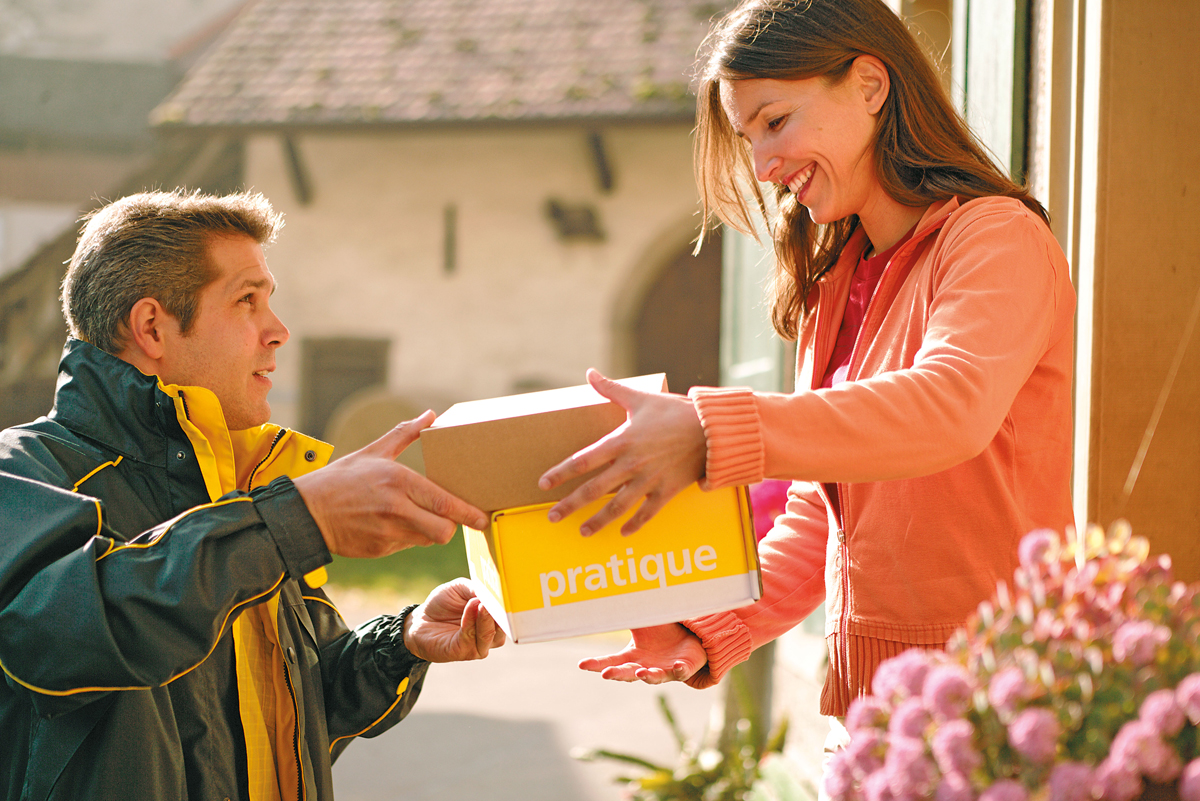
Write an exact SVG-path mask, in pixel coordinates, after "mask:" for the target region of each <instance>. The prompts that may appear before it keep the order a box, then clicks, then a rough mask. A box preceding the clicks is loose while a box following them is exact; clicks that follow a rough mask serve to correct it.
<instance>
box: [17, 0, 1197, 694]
mask: <svg viewBox="0 0 1200 801" xmlns="http://www.w3.org/2000/svg"><path fill="white" fill-rule="evenodd" d="M891 3H892V5H893V7H894V8H895V9H896V10H897V11H898V12H899V13H901V14H902V15H903V16H904V17H905V19H906V20H907V21H908V22H909V24H910V25H911V26H912V27H913V29H914V31H915V32H916V33H917V34H918V36H919V37H920V38H921V40H922V41H923V43H924V44H925V45H926V46H927V47H928V49H929V51H930V52H931V54H933V55H934V57H935V58H936V59H938V60H939V62H940V63H941V65H942V66H943V68H944V77H945V80H946V85H947V87H948V88H949V89H950V90H951V92H952V94H953V96H954V97H955V99H956V101H957V102H958V103H959V105H960V108H962V109H964V110H965V112H966V114H967V116H968V118H969V119H970V120H971V122H972V123H973V125H974V126H975V127H976V128H977V130H978V131H979V132H980V133H981V135H982V136H983V137H984V139H985V140H986V142H987V144H988V145H989V147H990V148H991V149H992V150H993V151H994V152H995V153H996V155H997V157H998V158H999V159H1000V160H1001V161H1002V162H1003V163H1004V164H1006V165H1007V166H1008V167H1009V168H1010V170H1011V171H1012V173H1013V174H1014V175H1016V176H1018V177H1024V178H1026V179H1027V180H1028V181H1029V182H1030V184H1031V186H1032V187H1033V189H1034V192H1035V194H1036V195H1037V196H1038V197H1039V198H1040V199H1041V200H1042V201H1043V202H1044V203H1046V205H1047V206H1048V208H1049V209H1050V212H1051V215H1052V218H1053V228H1054V231H1055V234H1056V236H1057V237H1058V239H1059V241H1060V243H1061V244H1062V246H1063V248H1064V250H1065V251H1066V253H1067V255H1068V258H1069V260H1070V262H1071V265H1072V269H1073V272H1074V277H1075V281H1076V285H1077V288H1078V292H1079V301H1080V302H1079V315H1078V329H1077V330H1078V338H1077V353H1078V358H1077V370H1076V405H1077V415H1076V431H1075V436H1076V445H1077V447H1076V471H1075V474H1076V475H1075V487H1074V491H1075V498H1076V508H1077V517H1078V519H1079V520H1081V521H1083V520H1092V521H1098V522H1100V523H1103V524H1107V523H1109V522H1111V520H1112V519H1113V518H1115V517H1118V516H1124V517H1126V518H1128V519H1129V520H1130V521H1131V522H1132V524H1133V528H1134V530H1135V532H1137V533H1138V534H1141V535H1143V536H1147V537H1148V538H1149V539H1150V541H1151V544H1152V546H1153V548H1154V549H1155V550H1156V551H1165V552H1168V553H1170V554H1171V555H1172V557H1173V558H1174V560H1175V565H1176V570H1177V573H1178V574H1179V576H1180V577H1181V578H1184V579H1188V580H1197V579H1200V544H1198V543H1200V536H1197V535H1198V534H1200V417H1198V416H1197V415H1196V413H1195V410H1194V406H1195V404H1196V402H1197V399H1200V344H1197V343H1196V342H1194V341H1192V342H1191V344H1190V347H1189V346H1188V342H1189V338H1190V337H1191V331H1192V328H1191V327H1190V326H1192V325H1194V324H1195V320H1196V313H1197V311H1198V310H1200V305H1197V303H1198V302H1200V227H1198V226H1197V224H1196V222H1195V221H1196V220H1197V219H1200V148H1197V147H1196V145H1195V139H1196V131H1197V130H1200V109H1198V108H1197V106H1196V104H1195V103H1193V102H1192V97H1191V89H1192V88H1193V87H1194V86H1195V85H1197V84H1200V57H1198V56H1197V53H1196V48H1195V44H1194V41H1193V40H1194V38H1195V36H1196V32H1197V31H1200V3H1196V2H1191V0H1186V1H1185V0H891ZM728 5H730V3H728V2H704V1H703V0H250V1H249V2H243V0H0V423H2V424H4V425H8V424H12V423H16V422H21V421H23V420H27V419H31V418H32V417H35V416H36V415H38V414H40V413H43V412H44V411H45V410H46V409H47V408H48V406H49V402H50V398H51V393H52V388H53V380H54V374H55V365H56V362H57V358H58V355H59V351H60V350H61V346H62V341H63V337H64V329H63V326H62V321H61V315H60V313H59V310H58V306H57V291H58V283H59V281H60V279H61V275H62V269H63V262H64V261H65V260H66V259H67V258H68V257H69V256H70V253H71V251H72V249H73V246H74V240H75V236H76V225H75V224H74V220H75V219H76V218H77V217H78V216H79V215H80V213H82V212H83V211H86V210H88V209H91V208H94V207H95V206H96V205H98V204H99V202H100V201H101V199H104V198H114V197H117V196H119V195H122V194H126V193H129V192H133V191H138V190H140V189H142V188H146V187H173V186H176V185H186V186H192V187H199V188H203V189H206V190H209V191H227V190H231V189H234V188H241V187H245V188H250V189H254V190H257V191H261V192H263V193H265V194H266V195H267V196H268V197H270V199H271V200H272V201H273V202H274V204H275V205H276V207H277V208H279V209H280V210H282V211H283V212H285V214H286V215H287V227H286V229H285V230H284V231H283V233H282V235H281V237H280V239H279V241H278V243H277V244H276V245H274V246H273V247H272V248H271V249H270V250H269V251H268V259H269V262H270V264H271V268H272V270H273V271H274V273H275V275H276V277H277V278H278V280H279V282H280V287H279V290H278V293H277V295H276V298H275V300H274V301H273V303H274V305H276V306H277V308H278V311H279V312H280V314H281V316H282V317H283V318H284V320H285V321H286V322H287V323H288V325H289V326H290V328H291V332H292V344H291V345H290V346H289V347H287V348H285V349H283V350H282V351H281V352H280V359H279V370H278V372H277V373H276V378H275V386H276V389H275V391H274V393H273V395H272V403H273V408H274V410H275V417H276V420H277V421H278V422H281V423H283V424H285V425H293V426H297V427H299V428H301V429H304V430H307V431H309V432H311V433H314V434H316V435H319V436H324V437H325V438H327V439H330V440H331V441H333V442H334V444H335V445H338V446H339V449H340V450H343V452H344V450H346V449H350V448H353V447H356V446H357V445H359V444H362V443H363V442H365V441H367V440H368V439H370V438H371V437H373V436H374V435H376V434H378V433H380V432H382V431H383V430H385V429H386V428H387V427H389V426H390V425H391V424H393V423H394V422H395V421H396V420H397V419H399V418H401V417H406V416H410V415H411V414H414V413H416V412H419V411H421V410H423V409H424V408H427V407H428V408H433V409H435V410H439V411H440V410H442V409H445V408H446V407H447V406H449V405H450V404H451V403H453V402H455V401H458V400H467V399H473V398H482V397H488V396H494V395H501V394H507V393H511V392H519V391H524V390H530V389H539V388H545V387H552V386H562V385H568V384H577V383H580V382H581V381H582V380H583V374H584V370H585V369H586V368H587V367H592V366H594V367H598V368H600V369H602V370H605V371H607V372H608V373H609V374H612V375H617V376H621V375H633V374H638V373H645V372H657V371H665V372H666V373H667V374H668V378H669V382H670V385H671V388H672V389H673V390H676V391H685V390H686V389H687V388H688V387H689V386H691V385H692V384H712V383H724V384H739V385H746V384H750V385H753V386H756V387H758V388H761V389H776V390H787V389H790V386H789V376H790V373H791V366H790V359H791V356H790V351H789V350H788V348H787V345H786V343H782V342H780V341H778V340H777V339H776V338H775V337H774V336H773V335H772V334H771V333H770V331H769V327H768V325H767V322H766V310H765V307H764V305H763V292H762V284H763V281H764V279H765V277H766V275H767V272H768V260H767V259H766V258H765V255H764V252H763V251H762V249H761V248H760V247H759V246H758V245H757V244H756V243H754V242H753V241H752V240H747V239H745V238H744V237H740V236H736V235H731V234H726V235H725V236H723V237H721V236H720V235H719V234H720V233H721V232H719V231H718V232H717V233H718V236H717V237H716V238H715V239H714V240H713V241H711V242H710V243H709V244H707V245H706V246H705V247H704V249H703V250H702V251H701V253H700V254H699V255H698V256H693V255H692V253H691V251H692V243H693V241H694V239H695V237H696V234H697V231H698V225H699V218H698V216H697V198H696V191H695V187H694V183H693V180H692V173H691V149H690V147H691V146H690V131H691V127H692V121H693V102H694V100H693V98H692V96H691V94H690V90H689V81H690V75H691V69H692V65H693V59H694V56H695V52H696V49H697V46H698V45H699V44H700V42H701V39H702V38H703V36H704V33H705V31H706V30H707V28H708V25H709V21H710V19H711V18H712V16H713V15H714V14H717V13H719V12H720V11H721V10H723V8H725V7H727V6H728ZM1193 339H1194V338H1193ZM1168 387H1169V388H1170V394H1169V395H1168V394H1167V393H1166V392H1165V391H1164V390H1165V389H1166V388H1168ZM1149 432H1153V434H1154V435H1153V439H1152V440H1151V439H1149V438H1148V437H1147V434H1148V433H1149ZM810 631H813V636H809V635H804V634H803V633H800V634H798V635H797V636H796V637H795V638H791V639H785V640H784V641H783V645H782V647H781V653H783V654H784V656H785V659H784V660H783V661H784V662H785V663H786V664H790V665H793V666H794V668H795V671H796V672H797V674H798V675H799V674H814V673H815V672H816V671H818V670H819V669H820V668H819V664H818V660H817V659H815V658H814V657H812V656H811V654H812V653H814V651H813V650H812V649H810V648H809V645H810V644H811V642H812V641H813V640H814V639H817V638H816V637H815V633H816V630H814V629H811V628H810ZM806 636H809V639H805V637H806ZM815 652H816V653H819V648H818V649H816V651H815Z"/></svg>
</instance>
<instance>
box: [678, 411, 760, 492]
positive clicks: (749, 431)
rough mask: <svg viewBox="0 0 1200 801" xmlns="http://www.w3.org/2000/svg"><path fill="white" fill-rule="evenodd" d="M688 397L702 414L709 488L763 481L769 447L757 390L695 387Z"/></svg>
mask: <svg viewBox="0 0 1200 801" xmlns="http://www.w3.org/2000/svg"><path fill="white" fill-rule="evenodd" d="M688 397H689V398H691V400H692V403H694V404H695V406H696V412H697V414H699V415H700V424H701V425H702V426H703V427H704V439H705V443H706V446H707V448H708V455H707V457H706V459H705V465H704V480H703V482H702V484H701V486H702V487H703V488H704V489H706V490H714V489H720V488H721V487H732V486H737V485H740V484H754V483H756V482H758V481H762V478H763V472H764V470H765V469H766V467H765V465H766V450H765V448H764V447H763V441H762V426H761V424H760V422H759V417H758V406H756V405H755V403H754V391H753V390H751V389H746V388H744V387H736V388H716V387H692V389H691V390H690V391H689V392H688Z"/></svg>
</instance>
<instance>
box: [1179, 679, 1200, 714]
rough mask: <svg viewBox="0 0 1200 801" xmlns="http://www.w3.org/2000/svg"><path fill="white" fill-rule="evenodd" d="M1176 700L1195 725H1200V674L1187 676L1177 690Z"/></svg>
mask: <svg viewBox="0 0 1200 801" xmlns="http://www.w3.org/2000/svg"><path fill="white" fill-rule="evenodd" d="M1175 700H1176V701H1178V702H1179V706H1180V708H1181V709H1183V712H1184V714H1185V715H1187V716H1188V720H1190V721H1191V722H1192V724H1193V725H1200V673H1193V674H1191V675H1190V676H1185V677H1184V679H1183V681H1181V682H1179V686H1178V687H1176V688H1175Z"/></svg>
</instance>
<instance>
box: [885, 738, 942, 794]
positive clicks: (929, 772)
mask: <svg viewBox="0 0 1200 801" xmlns="http://www.w3.org/2000/svg"><path fill="white" fill-rule="evenodd" d="M883 772H884V773H885V774H887V777H888V785H889V786H890V787H891V788H892V794H893V795H894V796H895V797H896V798H925V797H927V796H928V795H929V792H930V791H931V790H932V789H933V782H934V779H935V778H936V773H935V771H934V768H933V763H932V762H931V761H930V760H929V757H927V756H926V755H925V743H924V742H923V741H922V740H918V739H916V738H914V737H893V738H891V740H890V741H889V747H888V751H887V756H886V757H884V760H883Z"/></svg>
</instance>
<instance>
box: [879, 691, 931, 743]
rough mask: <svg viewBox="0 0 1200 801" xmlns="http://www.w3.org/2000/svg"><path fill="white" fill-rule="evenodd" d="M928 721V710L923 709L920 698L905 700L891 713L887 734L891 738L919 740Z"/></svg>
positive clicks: (923, 704)
mask: <svg viewBox="0 0 1200 801" xmlns="http://www.w3.org/2000/svg"><path fill="white" fill-rule="evenodd" d="M930 721H931V718H930V716H929V710H928V709H926V708H925V703H924V702H923V701H922V700H921V697H920V696H916V697H914V698H906V699H904V700H903V701H901V702H900V706H898V707H896V709H895V711H894V712H892V719H891V721H890V722H889V723H888V734H890V735H892V736H893V737H916V738H921V737H924V736H925V729H926V727H928V726H929V723H930Z"/></svg>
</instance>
